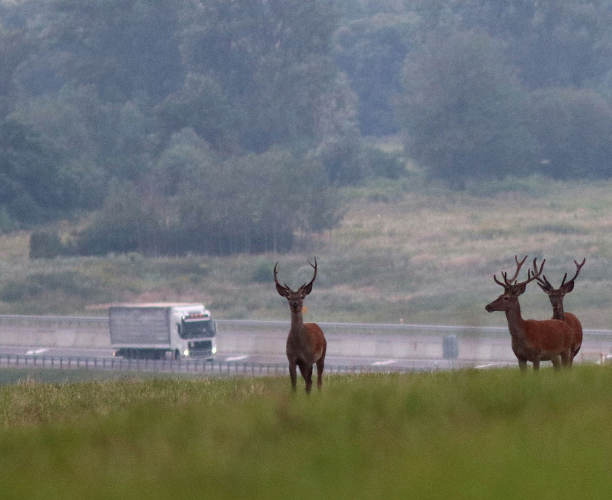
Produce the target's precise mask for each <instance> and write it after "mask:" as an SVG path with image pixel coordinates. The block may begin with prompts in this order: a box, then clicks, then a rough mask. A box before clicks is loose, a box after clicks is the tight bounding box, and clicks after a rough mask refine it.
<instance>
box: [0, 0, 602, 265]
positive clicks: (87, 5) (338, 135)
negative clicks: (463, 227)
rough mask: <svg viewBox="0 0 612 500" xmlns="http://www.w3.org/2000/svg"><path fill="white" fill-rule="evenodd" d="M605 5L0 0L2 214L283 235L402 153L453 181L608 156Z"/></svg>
mask: <svg viewBox="0 0 612 500" xmlns="http://www.w3.org/2000/svg"><path fill="white" fill-rule="evenodd" d="M611 25H612V0H601V1H583V0H575V1H561V0H507V1H505V2H499V1H497V0H495V1H494V0H335V1H334V0H232V1H228V0H88V1H81V0H0V231H2V232H7V231H11V230H14V229H17V228H40V227H45V225H47V227H51V226H48V225H49V224H52V223H53V222H54V221H58V220H62V219H69V220H78V221H81V222H80V223H79V224H78V227H79V229H78V230H76V231H75V232H74V234H73V235H72V237H71V238H70V239H69V241H64V240H62V239H60V237H59V236H58V235H57V234H56V233H54V232H53V231H49V230H44V231H40V230H39V231H37V232H35V233H34V234H33V237H32V245H31V251H32V256H34V257H36V256H40V257H44V256H53V255H57V254H59V253H78V254H106V253H108V252H128V251H138V252H142V253H144V254H174V255H176V254H183V253H186V252H204V253H212V254H230V253H234V252H260V251H277V252H282V251H288V250H290V249H291V248H292V245H293V241H294V235H295V234H296V232H302V233H305V234H308V233H311V232H320V231H324V230H326V229H330V228H333V227H334V226H335V225H336V224H337V223H338V221H339V220H340V217H341V213H342V207H341V206H340V203H341V202H340V201H339V196H338V194H337V190H338V188H340V187H342V186H348V185H359V184H360V183H364V182H368V180H370V179H373V178H376V177H387V178H391V179H398V178H400V177H401V176H403V175H406V170H405V164H406V161H407V160H411V162H412V163H413V164H415V165H418V167H419V168H421V169H422V170H423V171H424V172H426V175H427V176H428V177H429V178H432V179H439V180H442V181H444V182H446V183H448V184H449V186H451V187H452V188H454V189H462V188H463V187H464V186H465V183H466V182H468V181H470V180H472V179H487V178H503V177H506V176H522V175H530V174H541V175H544V176H549V177H551V178H555V179H582V178H591V179H598V178H609V177H612V32H610V29H609V26H611ZM388 135H393V136H395V137H398V138H401V144H402V145H403V150H402V151H397V152H393V151H392V152H390V151H387V150H381V149H378V148H376V147H374V146H373V144H374V141H373V140H372V137H382V136H388Z"/></svg>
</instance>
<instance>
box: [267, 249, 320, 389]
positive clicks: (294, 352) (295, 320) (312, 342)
mask: <svg viewBox="0 0 612 500" xmlns="http://www.w3.org/2000/svg"><path fill="white" fill-rule="evenodd" d="M308 263H309V264H310V262H308ZM310 265H311V266H312V267H313V268H314V276H313V277H312V280H311V281H310V283H308V284H306V283H304V284H303V285H302V286H301V287H300V288H298V290H297V291H296V292H294V291H293V290H291V288H289V287H288V286H287V285H286V284H284V283H283V284H282V285H281V284H280V283H279V282H278V278H277V274H278V262H277V263H276V265H275V266H274V282H275V283H276V290H277V291H278V293H279V295H280V296H281V297H285V298H286V299H287V301H288V302H289V309H291V328H290V329H289V336H288V337H287V359H288V360H289V376H290V377H291V389H292V390H293V391H295V390H296V385H297V371H296V367H299V369H300V373H301V374H302V377H304V380H305V382H306V393H310V391H311V389H312V367H313V365H314V364H316V365H317V387H318V388H319V389H321V385H322V384H323V367H324V366H325V351H326V350H327V341H326V340H325V336H324V335H323V330H321V328H319V325H317V324H316V323H304V321H303V318H302V307H303V304H304V299H305V298H306V296H307V295H308V294H309V293H310V292H311V291H312V284H313V283H314V280H315V278H316V277H317V259H315V263H314V265H313V264H310Z"/></svg>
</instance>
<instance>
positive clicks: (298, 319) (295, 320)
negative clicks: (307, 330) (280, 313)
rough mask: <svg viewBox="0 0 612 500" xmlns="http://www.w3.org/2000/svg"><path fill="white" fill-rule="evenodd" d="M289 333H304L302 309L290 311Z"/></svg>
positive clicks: (299, 334)
mask: <svg viewBox="0 0 612 500" xmlns="http://www.w3.org/2000/svg"><path fill="white" fill-rule="evenodd" d="M289 333H290V334H291V335H297V336H301V335H303V334H304V319H303V317H302V311H299V312H293V311H291V330H290V331H289Z"/></svg>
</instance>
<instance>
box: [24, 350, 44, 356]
mask: <svg viewBox="0 0 612 500" xmlns="http://www.w3.org/2000/svg"><path fill="white" fill-rule="evenodd" d="M48 350H49V349H36V350H35V351H28V352H26V356H27V355H32V354H42V353H43V352H47V351H48Z"/></svg>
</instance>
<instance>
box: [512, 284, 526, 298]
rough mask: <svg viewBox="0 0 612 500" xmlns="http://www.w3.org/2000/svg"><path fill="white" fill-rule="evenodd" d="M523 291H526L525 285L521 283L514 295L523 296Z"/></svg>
mask: <svg viewBox="0 0 612 500" xmlns="http://www.w3.org/2000/svg"><path fill="white" fill-rule="evenodd" d="M525 290H527V283H523V284H521V285H519V286H518V288H517V289H516V292H515V293H514V295H516V296H519V295H523V294H524V293H525Z"/></svg>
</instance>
